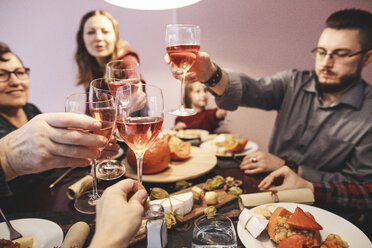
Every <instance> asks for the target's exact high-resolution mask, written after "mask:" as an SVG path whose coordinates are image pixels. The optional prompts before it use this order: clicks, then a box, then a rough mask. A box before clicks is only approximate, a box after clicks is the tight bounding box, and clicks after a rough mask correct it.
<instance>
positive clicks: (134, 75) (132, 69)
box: [106, 60, 141, 96]
mask: <svg viewBox="0 0 372 248" xmlns="http://www.w3.org/2000/svg"><path fill="white" fill-rule="evenodd" d="M106 78H107V82H108V86H109V88H110V90H112V91H113V92H114V93H113V95H114V96H115V93H116V90H117V88H119V87H120V86H122V85H124V84H127V83H130V84H137V83H140V82H141V71H140V66H139V64H138V63H136V64H131V65H126V64H125V63H123V61H122V60H113V61H110V62H109V63H107V64H106Z"/></svg>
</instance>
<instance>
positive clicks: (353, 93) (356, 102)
mask: <svg viewBox="0 0 372 248" xmlns="http://www.w3.org/2000/svg"><path fill="white" fill-rule="evenodd" d="M364 88H365V85H364V83H363V80H362V79H359V80H358V82H356V84H354V85H353V87H351V89H349V90H348V91H347V92H346V93H345V94H344V95H343V96H342V97H341V98H340V100H339V101H338V103H337V104H336V105H338V104H340V103H343V104H347V105H350V106H352V107H354V108H356V109H360V108H361V106H362V102H363V97H364ZM304 90H305V91H307V92H310V93H315V94H316V96H318V97H319V94H318V92H317V91H316V89H315V73H314V72H313V76H312V77H311V80H310V81H309V83H308V84H307V85H306V86H305V87H304Z"/></svg>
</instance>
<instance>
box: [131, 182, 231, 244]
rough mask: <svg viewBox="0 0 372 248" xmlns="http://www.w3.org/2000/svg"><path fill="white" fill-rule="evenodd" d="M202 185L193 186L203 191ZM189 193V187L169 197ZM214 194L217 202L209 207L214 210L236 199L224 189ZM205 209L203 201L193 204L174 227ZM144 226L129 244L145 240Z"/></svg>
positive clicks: (199, 214)
mask: <svg viewBox="0 0 372 248" xmlns="http://www.w3.org/2000/svg"><path fill="white" fill-rule="evenodd" d="M203 185H204V183H200V184H197V185H194V186H198V187H199V188H201V189H203ZM194 186H192V187H194ZM190 191H191V187H190V188H187V189H183V190H180V191H177V192H175V193H173V194H171V196H175V195H178V194H182V193H186V192H190ZM214 192H216V193H217V201H218V202H217V204H216V205H211V206H215V207H216V208H220V207H222V206H223V205H225V204H227V203H229V202H231V201H233V200H234V199H236V198H235V196H233V195H230V194H228V193H227V192H226V191H225V190H224V189H218V190H214ZM206 207H208V205H207V203H206V202H205V201H204V199H203V201H202V202H201V203H198V204H197V203H194V205H193V208H192V210H191V212H190V213H188V214H186V215H185V216H183V221H182V222H181V223H177V225H176V226H178V225H181V224H183V223H186V222H188V221H190V220H192V219H195V218H196V217H199V216H201V215H202V214H204V209H205V208H206ZM145 226H146V222H145V221H143V222H142V227H141V229H140V231H139V232H138V233H137V235H136V236H135V237H134V238H133V239H132V240H131V242H130V243H131V244H134V243H137V242H139V241H141V240H142V239H145V238H146V227H145Z"/></svg>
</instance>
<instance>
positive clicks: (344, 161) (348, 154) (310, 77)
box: [173, 9, 372, 210]
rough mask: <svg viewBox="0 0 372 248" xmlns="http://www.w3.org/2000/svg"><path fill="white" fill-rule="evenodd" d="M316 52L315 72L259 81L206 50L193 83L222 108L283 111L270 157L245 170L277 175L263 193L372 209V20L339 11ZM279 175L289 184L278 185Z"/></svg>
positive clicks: (257, 156)
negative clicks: (305, 193) (365, 72)
mask: <svg viewBox="0 0 372 248" xmlns="http://www.w3.org/2000/svg"><path fill="white" fill-rule="evenodd" d="M312 53H313V55H314V58H315V70H314V71H299V70H288V71H284V72H280V73H277V74H276V75H274V76H271V77H264V78H261V79H258V80H256V79H253V78H250V77H248V76H246V75H244V74H238V73H235V72H231V71H225V70H222V69H221V68H219V67H218V66H217V65H216V64H215V63H213V62H212V61H211V59H210V57H209V56H208V54H206V53H203V52H200V53H199V56H198V58H197V60H196V62H195V64H194V66H193V68H192V70H191V72H190V73H189V74H188V75H187V80H188V81H195V80H198V81H201V82H204V84H205V85H206V86H208V89H209V90H210V91H211V92H212V93H213V94H214V95H215V100H216V103H217V105H218V107H220V108H222V109H226V110H235V109H237V108H238V107H239V106H246V107H255V108H261V109H265V110H277V111H278V115H277V119H276V122H275V127H274V131H273V134H272V137H271V140H270V145H269V153H267V152H263V151H258V152H254V153H251V154H249V155H247V156H246V157H245V158H244V159H243V161H242V163H241V165H240V168H241V169H242V170H243V171H244V173H247V174H255V173H262V172H271V174H270V175H269V176H268V177H267V178H265V179H264V180H263V181H262V182H261V184H260V185H259V187H261V188H264V189H277V190H281V189H288V188H300V187H309V188H310V189H312V190H313V191H314V193H315V198H316V201H317V202H318V203H319V204H321V203H325V202H327V204H328V205H327V206H331V205H335V206H344V207H354V208H356V209H369V210H372V86H370V85H368V84H367V83H366V82H365V81H364V80H362V79H361V72H362V69H363V68H365V67H366V66H367V65H368V64H369V63H370V62H371V61H372V14H371V13H369V12H367V11H364V10H357V9H345V10H341V11H338V12H335V13H333V14H332V15H331V16H330V17H329V18H328V19H327V21H326V27H325V29H324V30H323V32H322V34H321V36H320V38H319V41H318V45H317V47H316V48H314V49H313V50H312ZM173 74H174V75H175V76H176V77H179V75H181V72H180V71H178V70H176V69H173ZM276 177H284V180H283V184H282V185H280V186H278V187H273V186H272V183H273V181H274V179H275V178H276Z"/></svg>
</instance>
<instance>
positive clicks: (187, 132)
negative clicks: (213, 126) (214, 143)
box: [176, 129, 209, 139]
mask: <svg viewBox="0 0 372 248" xmlns="http://www.w3.org/2000/svg"><path fill="white" fill-rule="evenodd" d="M208 134H209V132H208V131H207V130H203V129H184V130H181V131H178V132H177V135H176V136H177V137H178V138H180V139H198V138H202V137H205V136H207V135H208Z"/></svg>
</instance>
